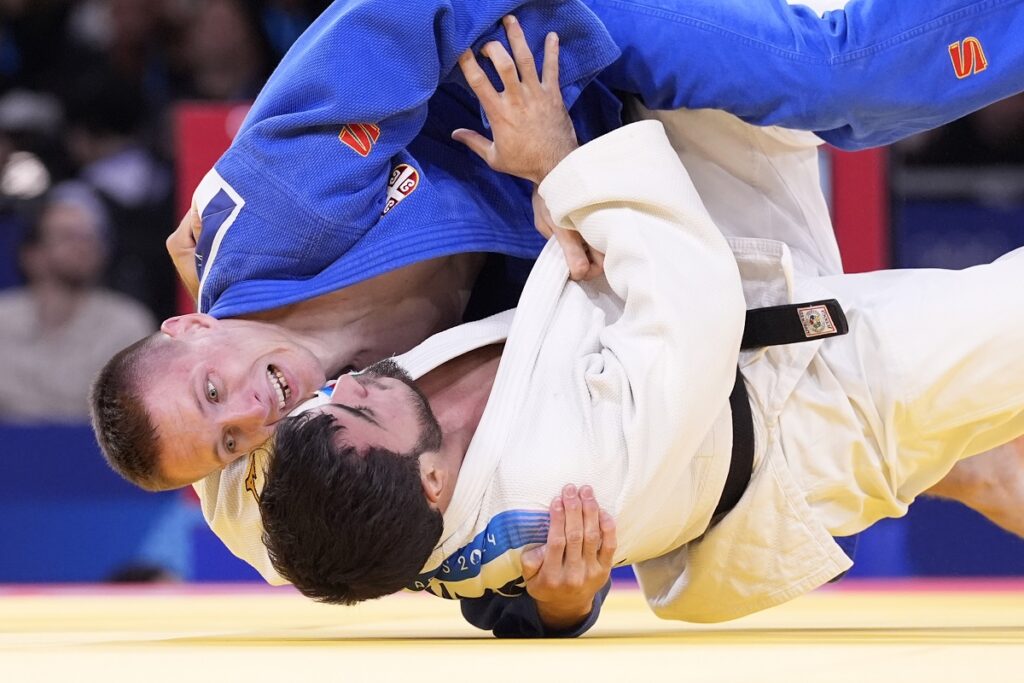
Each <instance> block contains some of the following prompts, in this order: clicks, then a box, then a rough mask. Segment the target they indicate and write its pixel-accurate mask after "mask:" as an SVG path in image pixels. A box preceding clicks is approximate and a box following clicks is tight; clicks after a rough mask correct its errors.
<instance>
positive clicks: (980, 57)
mask: <svg viewBox="0 0 1024 683" xmlns="http://www.w3.org/2000/svg"><path fill="white" fill-rule="evenodd" d="M949 58H950V59H951V60H952V61H953V73H955V74H956V77H957V78H960V79H963V78H967V77H968V76H973V75H974V74H976V73H979V72H981V71H984V70H985V69H987V68H988V59H987V58H986V57H985V51H984V50H983V49H982V48H981V41H980V40H978V39H977V38H975V37H973V36H971V37H969V38H964V39H963V40H962V41H960V42H959V43H953V44H952V45H950V46H949Z"/></svg>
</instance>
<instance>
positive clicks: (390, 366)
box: [354, 358, 443, 456]
mask: <svg viewBox="0 0 1024 683" xmlns="http://www.w3.org/2000/svg"><path fill="white" fill-rule="evenodd" d="M354 374H355V376H356V377H359V378H363V379H369V380H373V379H374V378H388V379H396V380H398V381H399V382H401V383H402V384H404V385H406V386H407V387H409V388H410V389H411V390H412V393H413V396H414V397H415V401H416V404H417V405H416V413H417V418H418V422H419V427H420V435H419V438H418V439H417V441H416V445H415V446H413V451H412V452H411V453H409V454H408V455H412V456H419V455H420V454H421V453H425V452H427V451H439V450H441V441H442V438H443V437H442V433H441V425H440V423H439V422H438V421H437V417H436V416H435V415H434V412H433V411H432V410H431V409H430V402H429V401H428V400H427V397H426V396H425V395H424V393H423V392H422V391H421V390H420V388H419V387H418V386H416V382H414V381H413V379H412V377H410V376H409V373H408V372H406V371H405V370H404V369H403V368H402V367H401V366H400V365H399V364H398V363H396V362H395V361H394V360H393V359H391V358H386V359H384V360H382V361H378V362H376V363H374V364H373V365H371V366H370V367H368V368H366V369H365V370H363V371H362V372H358V373H354ZM357 381H358V380H357Z"/></svg>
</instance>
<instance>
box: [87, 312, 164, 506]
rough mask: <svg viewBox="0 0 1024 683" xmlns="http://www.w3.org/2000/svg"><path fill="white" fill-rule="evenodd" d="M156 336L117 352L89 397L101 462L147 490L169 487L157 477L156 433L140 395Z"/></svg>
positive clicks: (154, 346)
mask: <svg viewBox="0 0 1024 683" xmlns="http://www.w3.org/2000/svg"><path fill="white" fill-rule="evenodd" d="M161 337H162V333H160V332H157V333H155V334H152V335H150V336H148V337H144V338H142V339H140V340H139V341H137V342H135V343H134V344H132V345H131V346H129V347H127V348H125V349H122V350H121V351H119V352H118V353H117V354H116V355H115V356H114V357H113V358H111V359H110V360H109V361H107V364H106V365H105V366H103V369H102V370H100V373H99V375H98V376H97V377H96V381H94V382H93V385H92V392H91V395H90V410H91V413H92V429H93V432H95V434H96V441H97V443H99V445H100V449H101V450H102V451H103V457H105V458H106V460H107V464H108V465H110V467H111V468H112V469H113V470H114V471H115V472H117V473H118V474H120V475H121V476H122V477H124V478H125V479H127V480H128V481H130V482H132V483H133V484H135V485H136V486H139V487H141V488H144V489H146V490H147V491H162V490H166V489H169V488H174V485H173V484H171V483H170V482H168V481H166V480H165V479H164V478H163V476H162V475H161V474H160V468H159V463H158V461H159V457H160V447H159V442H158V434H157V429H156V425H154V424H153V418H152V417H151V416H150V414H149V411H148V410H146V405H145V403H144V401H143V396H142V391H141V386H142V382H141V380H142V378H143V376H144V375H145V374H146V370H147V368H149V367H151V366H152V362H153V360H154V358H153V356H154V355H155V353H154V352H156V351H157V349H158V348H159V345H160V342H161V341H162V340H161ZM161 355H162V354H161Z"/></svg>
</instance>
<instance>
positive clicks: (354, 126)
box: [338, 123, 380, 157]
mask: <svg viewBox="0 0 1024 683" xmlns="http://www.w3.org/2000/svg"><path fill="white" fill-rule="evenodd" d="M338 139H339V140H341V141H342V142H344V143H345V144H346V145H348V146H349V147H351V148H352V150H353V151H354V152H355V153H356V154H358V155H359V156H361V157H365V156H369V154H370V152H372V151H373V145H374V144H375V143H376V142H377V140H378V139H380V126H378V125H377V124H375V123H350V124H347V125H346V126H343V127H342V129H341V132H340V133H338Z"/></svg>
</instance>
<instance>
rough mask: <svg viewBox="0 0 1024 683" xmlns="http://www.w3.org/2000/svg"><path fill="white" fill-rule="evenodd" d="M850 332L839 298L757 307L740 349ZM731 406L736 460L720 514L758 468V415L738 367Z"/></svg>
mask: <svg viewBox="0 0 1024 683" xmlns="http://www.w3.org/2000/svg"><path fill="white" fill-rule="evenodd" d="M848 331H849V326H848V325H847V323H846V315H845V314H844V313H843V309H842V307H841V306H840V305H839V302H838V301H836V300H835V299H828V300H827V301H812V302H810V303H805V304H786V305H784V306H769V307H767V308H753V309H751V310H749V311H747V319H746V322H745V323H744V326H743V341H742V342H741V344H740V348H741V349H754V348H758V347H762V346H779V345H781V344H795V343H798V342H804V341H813V340H815V339H823V338H826V337H835V336H838V335H840V334H846V333H847V332H848ZM729 407H730V408H732V459H731V460H730V461H729V474H727V475H726V477H725V487H724V488H723V489H722V496H721V498H719V500H718V506H717V507H716V508H715V512H714V516H716V517H717V516H718V515H721V514H725V513H726V512H728V511H729V510H732V509H733V507H735V506H736V503H738V502H739V500H740V498H742V497H743V492H744V491H745V490H746V489H747V484H748V483H749V482H750V474H751V472H752V471H753V469H754V418H753V416H752V415H751V413H750V398H749V397H748V396H747V387H746V385H745V384H744V383H743V377H742V376H740V371H739V369H738V368H737V369H736V382H735V383H734V384H733V385H732V393H731V394H729Z"/></svg>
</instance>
